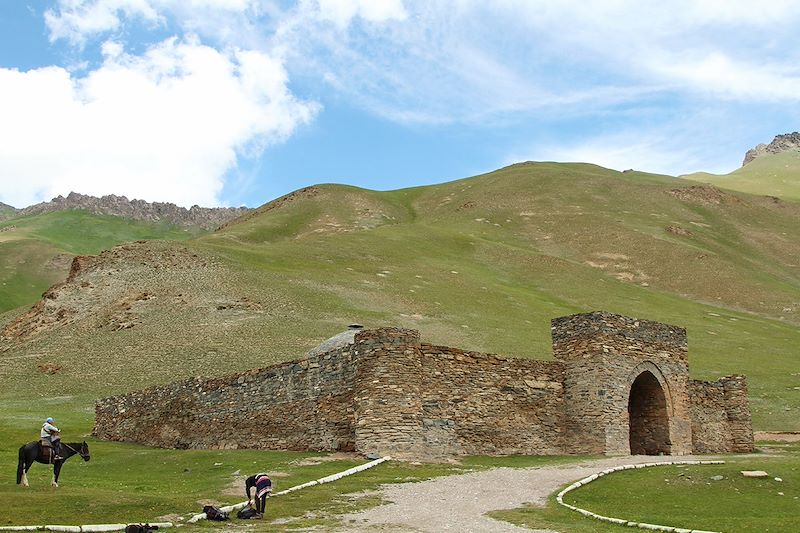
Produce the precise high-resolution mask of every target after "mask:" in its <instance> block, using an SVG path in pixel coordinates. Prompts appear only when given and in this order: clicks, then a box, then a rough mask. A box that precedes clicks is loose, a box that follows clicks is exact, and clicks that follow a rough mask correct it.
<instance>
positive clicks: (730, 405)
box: [94, 312, 753, 460]
mask: <svg viewBox="0 0 800 533" xmlns="http://www.w3.org/2000/svg"><path fill="white" fill-rule="evenodd" d="M552 338H553V354H554V355H555V358H556V360H555V361H540V360H533V359H514V358H506V357H502V356H498V355H493V354H485V353H478V352H469V351H463V350H459V349H457V348H450V347H444V346H432V345H429V344H424V343H422V342H420V335H419V332H417V331H414V330H407V329H399V328H382V329H375V330H363V331H359V332H358V333H356V334H355V337H354V342H353V344H349V345H347V346H344V347H341V348H337V349H335V350H331V351H328V352H324V353H321V354H315V355H310V356H307V357H304V358H301V359H297V360H295V361H290V362H287V363H281V364H278V365H274V366H271V367H267V368H262V369H256V370H251V371H248V372H244V373H240V374H234V375H230V376H225V377H220V378H194V379H189V380H185V381H180V382H176V383H172V384H169V385H165V386H161V387H153V388H150V389H146V390H142V391H138V392H133V393H129V394H126V395H122V396H115V397H111V398H105V399H101V400H98V402H97V404H96V421H95V428H94V435H95V436H97V437H98V438H102V439H108V440H116V441H126V442H137V443H141V444H146V445H150V446H160V447H169V448H216V449H231V448H254V449H274V450H315V451H357V452H361V453H376V454H380V455H387V454H390V455H393V456H394V457H399V458H407V459H423V460H443V459H446V458H448V457H452V456H456V455H477V454H483V455H507V454H528V455H554V454H565V453H569V454H606V455H626V454H631V453H633V454H652V455H655V454H672V455H684V454H689V453H723V452H748V451H752V449H753V431H752V426H751V420H750V409H749V405H748V403H747V382H746V379H745V377H744V376H729V377H724V378H721V379H719V380H718V381H716V382H713V383H707V382H702V381H697V380H690V379H689V367H688V351H687V343H686V331H685V330H684V329H683V328H680V327H677V326H670V325H667V324H661V323H658V322H652V321H647V320H638V319H634V318H630V317H625V316H621V315H615V314H610V313H605V312H594V313H585V314H578V315H571V316H567V317H562V318H557V319H554V320H553V321H552Z"/></svg>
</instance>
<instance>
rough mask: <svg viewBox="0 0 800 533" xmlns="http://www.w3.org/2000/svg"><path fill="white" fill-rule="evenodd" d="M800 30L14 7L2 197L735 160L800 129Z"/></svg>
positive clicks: (677, 5) (261, 9)
mask: <svg viewBox="0 0 800 533" xmlns="http://www.w3.org/2000/svg"><path fill="white" fill-rule="evenodd" d="M797 27H800V4H799V3H797V2H793V1H783V0H774V1H772V2H770V4H769V8H762V7H758V5H757V4H755V3H753V2H745V1H737V0H727V1H723V0H706V1H704V2H696V1H689V0H680V1H678V0H673V1H669V0H666V1H661V2H650V1H633V0H630V1H628V0H606V1H599V0H582V1H574V0H562V1H559V2H552V1H545V0H496V1H493V2H481V1H471V0H449V1H444V0H442V1H435V0H430V1H415V0H302V1H298V2H288V1H277V0H13V1H12V0H5V1H0V201H2V202H5V203H8V204H11V205H15V206H17V207H23V206H25V205H29V204H31V203H35V202H38V201H43V200H48V199H50V198H52V197H53V196H56V195H58V194H67V193H68V192H70V191H76V192H81V193H84V194H94V195H102V194H112V193H113V194H123V195H126V196H128V197H130V198H142V199H145V200H149V201H170V202H175V203H177V204H179V205H184V206H190V205H193V204H199V205H242V204H244V205H249V206H253V207H255V206H258V205H260V204H262V203H264V202H266V201H269V200H271V199H273V198H275V197H277V196H280V195H282V194H285V193H287V192H290V191H292V190H294V189H297V188H300V187H303V186H306V185H310V184H314V183H320V182H337V183H348V184H353V185H358V186H362V187H367V188H371V189H394V188H400V187H408V186H414V185H421V184H429V183H437V182H442V181H446V180H450V179H457V178H461V177H466V176H469V175H474V174H478V173H481V172H485V171H489V170H493V169H496V168H499V167H501V166H504V165H507V164H510V163H513V162H517V161H524V160H555V161H588V162H593V163H597V164H600V165H603V166H607V167H610V168H615V169H618V170H624V169H627V168H636V169H641V170H647V171H652V172H662V173H667V174H672V175H678V174H682V173H688V172H693V171H697V170H705V171H711V172H729V171H731V170H733V169H735V168H736V167H738V166H739V165H740V164H741V160H742V157H743V155H744V152H745V151H746V150H747V149H748V148H750V147H752V146H754V145H756V144H758V143H760V142H769V141H770V140H771V139H772V137H773V136H774V135H776V134H779V133H786V132H789V131H795V130H798V129H800V127H798V122H800V107H799V106H798V103H800V46H798V45H800V36H798V32H797V31H796V28H797Z"/></svg>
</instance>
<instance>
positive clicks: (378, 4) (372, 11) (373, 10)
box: [317, 0, 408, 28]
mask: <svg viewBox="0 0 800 533" xmlns="http://www.w3.org/2000/svg"><path fill="white" fill-rule="evenodd" d="M317 3H318V8H319V16H320V18H321V19H323V20H330V21H333V22H334V23H335V24H336V25H337V26H339V27H340V28H344V27H346V26H347V25H348V24H349V23H350V21H351V20H352V19H354V18H356V17H360V18H363V19H364V20H368V21H370V22H384V21H387V20H405V19H406V17H407V16H408V13H406V10H405V7H403V2H402V0H317Z"/></svg>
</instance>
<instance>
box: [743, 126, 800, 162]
mask: <svg viewBox="0 0 800 533" xmlns="http://www.w3.org/2000/svg"><path fill="white" fill-rule="evenodd" d="M789 151H795V152H798V151H800V133H798V132H796V131H795V132H792V133H784V134H783V135H776V136H775V138H774V139H773V140H772V142H771V143H769V144H759V145H758V146H756V147H755V148H751V149H750V150H748V151H747V153H746V154H745V155H744V161H743V162H742V166H745V165H746V164H748V163H750V162H751V161H753V160H754V159H755V158H757V157H760V156H763V155H767V154H781V153H783V152H789Z"/></svg>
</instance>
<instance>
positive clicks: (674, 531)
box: [556, 461, 725, 533]
mask: <svg viewBox="0 0 800 533" xmlns="http://www.w3.org/2000/svg"><path fill="white" fill-rule="evenodd" d="M722 464H725V461H665V462H661V463H640V464H634V465H623V466H615V467H613V468H607V469H606V470H603V471H601V472H598V473H596V474H592V475H591V476H588V477H585V478H583V479H581V480H579V481H576V482H575V483H573V484H572V485H570V486H569V487H567V488H565V489H564V490H562V491H561V492H559V493H558V496H556V501H557V502H558V503H559V504H560V505H563V506H564V507H566V508H567V509H571V510H573V511H575V512H576V513H580V514H582V515H583V516H588V517H590V518H595V519H597V520H602V521H603V522H611V523H612V524H619V525H621V526H629V527H638V528H639V529H649V530H652V531H667V532H670V533H719V532H718V531H706V530H703V529H686V528H680V527H672V526H662V525H659V524H648V523H646V522H633V521H630V520H625V519H623V518H611V517H609V516H603V515H599V514H597V513H593V512H591V511H587V510H586V509H581V508H580V507H575V506H574V505H570V504H568V503H564V496H565V495H566V494H567V493H568V492H572V491H573V490H575V489H577V488H579V487H582V486H584V485H586V484H588V483H591V482H592V481H594V480H596V479H599V478H601V477H603V476H605V475H608V474H611V473H613V472H619V471H620V470H633V469H636V468H648V467H651V466H667V465H722Z"/></svg>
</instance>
